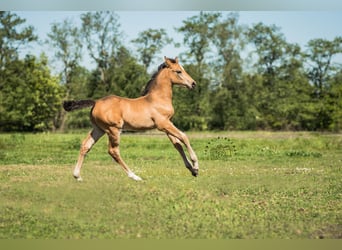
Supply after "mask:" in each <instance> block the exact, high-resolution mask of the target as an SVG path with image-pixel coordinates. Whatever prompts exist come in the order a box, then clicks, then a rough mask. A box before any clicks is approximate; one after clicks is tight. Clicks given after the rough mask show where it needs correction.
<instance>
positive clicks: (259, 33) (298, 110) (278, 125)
mask: <svg viewBox="0 0 342 250" xmlns="http://www.w3.org/2000/svg"><path fill="white" fill-rule="evenodd" d="M248 36H249V39H250V41H251V42H252V44H253V45H254V46H255V49H256V52H257V54H258V60H257V64H256V67H257V69H258V73H259V74H260V75H261V77H262V88H261V89H259V91H258V92H256V93H255V96H256V101H257V102H256V104H255V105H256V107H257V110H258V113H259V114H260V115H261V119H260V120H261V121H260V122H259V124H260V126H261V127H262V128H271V129H308V128H312V121H313V119H314V116H313V113H314V109H315V108H314V103H312V101H311V98H310V92H311V88H310V85H309V82H308V80H307V78H306V76H305V72H304V68H303V63H302V62H303V53H302V52H301V49H300V47H299V46H298V45H296V44H290V43H287V42H286V40H285V37H284V35H283V34H282V33H281V32H280V28H278V27H276V26H274V25H271V26H265V25H264V24H262V23H259V24H256V25H255V26H253V27H252V28H251V29H250V30H249V31H248Z"/></svg>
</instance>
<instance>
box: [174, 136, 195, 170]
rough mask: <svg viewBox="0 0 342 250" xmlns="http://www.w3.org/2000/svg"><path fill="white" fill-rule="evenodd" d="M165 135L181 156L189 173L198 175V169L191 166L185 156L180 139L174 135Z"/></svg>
mask: <svg viewBox="0 0 342 250" xmlns="http://www.w3.org/2000/svg"><path fill="white" fill-rule="evenodd" d="M167 136H168V137H169V139H170V141H171V142H172V144H173V146H174V147H175V148H176V150H177V151H178V152H179V154H180V155H181V157H182V159H183V161H184V164H185V167H186V168H187V169H189V170H190V172H191V174H192V175H193V176H197V175H198V170H197V171H196V170H195V169H194V168H193V167H192V165H191V163H190V162H189V160H188V158H187V157H186V154H185V152H184V150H183V147H182V144H181V141H180V140H179V139H178V138H176V137H174V136H173V135H170V134H167Z"/></svg>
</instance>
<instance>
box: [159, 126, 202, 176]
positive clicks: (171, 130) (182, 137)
mask: <svg viewBox="0 0 342 250" xmlns="http://www.w3.org/2000/svg"><path fill="white" fill-rule="evenodd" d="M157 127H158V129H159V130H161V131H164V132H165V133H166V134H167V135H168V136H169V135H171V136H172V137H174V138H175V139H173V138H172V137H171V138H172V139H171V138H170V137H169V138H170V140H171V142H175V143H176V144H174V145H175V147H176V149H177V150H178V152H179V153H180V154H181V156H182V158H183V160H184V163H185V165H186V167H187V168H188V169H189V170H190V172H191V173H192V175H193V176H197V175H198V170H199V165H198V158H197V155H196V153H195V151H194V150H193V149H192V147H191V145H190V141H189V139H188V137H187V136H186V134H185V133H183V132H182V131H180V130H179V129H178V128H177V127H176V126H175V125H173V123H172V122H171V121H169V120H168V121H165V120H164V121H163V122H162V123H159V124H157ZM177 139H178V140H179V141H181V142H182V143H183V144H184V145H185V147H186V149H187V150H188V152H189V156H190V159H191V161H192V166H191V168H190V166H189V161H188V160H187V159H186V156H185V153H184V151H183V148H181V145H180V143H179V142H178V141H177ZM184 157H185V158H184ZM185 159H186V160H185ZM190 165H191V164H190ZM188 166H189V167H188Z"/></svg>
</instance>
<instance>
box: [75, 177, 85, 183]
mask: <svg viewBox="0 0 342 250" xmlns="http://www.w3.org/2000/svg"><path fill="white" fill-rule="evenodd" d="M74 178H75V179H76V181H79V182H81V181H83V179H82V177H81V176H74Z"/></svg>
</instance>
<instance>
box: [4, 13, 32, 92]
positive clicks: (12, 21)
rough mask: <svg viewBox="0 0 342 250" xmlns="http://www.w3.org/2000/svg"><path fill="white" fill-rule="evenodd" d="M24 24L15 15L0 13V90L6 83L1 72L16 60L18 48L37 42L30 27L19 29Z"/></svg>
mask: <svg viewBox="0 0 342 250" xmlns="http://www.w3.org/2000/svg"><path fill="white" fill-rule="evenodd" d="M24 22H25V19H22V18H20V17H18V16H17V15H16V14H13V13H11V12H6V11H0V90H1V88H2V87H3V85H4V83H5V82H6V80H5V79H4V75H3V74H2V73H1V71H3V70H5V68H6V67H7V65H8V64H10V63H11V62H12V61H15V60H17V59H18V51H19V50H20V48H22V47H23V46H25V45H27V44H28V43H29V42H33V41H36V40H37V36H36V35H34V33H33V31H34V30H33V27H32V26H27V27H21V26H22V24H23V23H24Z"/></svg>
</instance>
